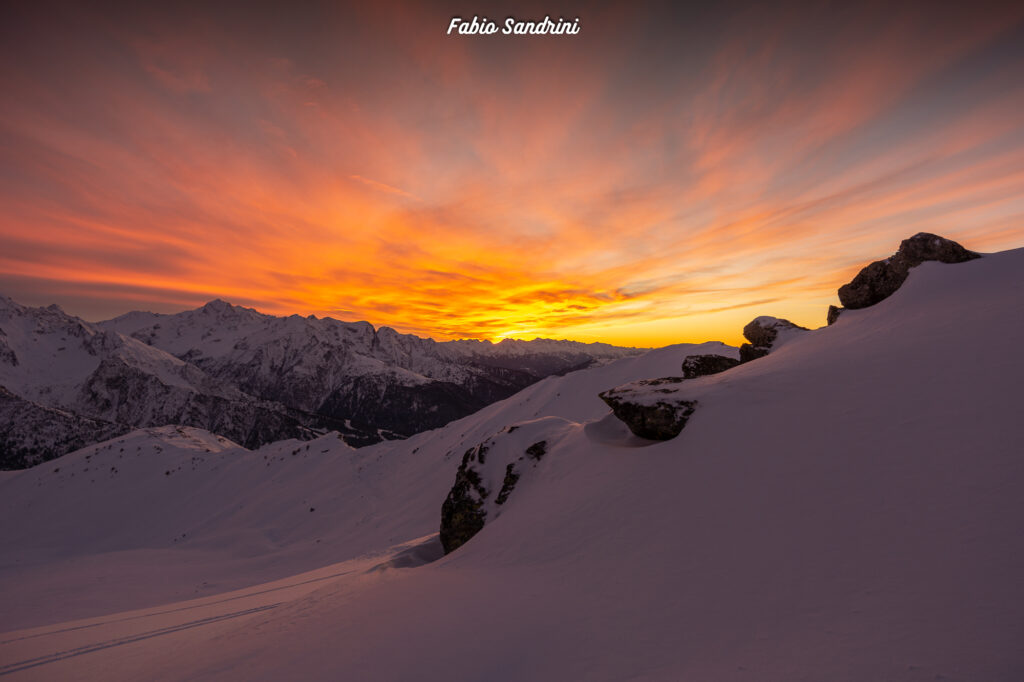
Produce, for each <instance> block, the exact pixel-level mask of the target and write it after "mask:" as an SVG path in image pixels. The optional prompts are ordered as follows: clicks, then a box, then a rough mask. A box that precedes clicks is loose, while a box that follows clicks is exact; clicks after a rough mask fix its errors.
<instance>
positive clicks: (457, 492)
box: [441, 443, 514, 554]
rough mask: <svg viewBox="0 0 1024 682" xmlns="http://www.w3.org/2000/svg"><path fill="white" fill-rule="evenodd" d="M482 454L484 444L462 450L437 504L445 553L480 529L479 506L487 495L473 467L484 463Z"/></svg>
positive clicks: (482, 510)
mask: <svg viewBox="0 0 1024 682" xmlns="http://www.w3.org/2000/svg"><path fill="white" fill-rule="evenodd" d="M486 454H487V445H486V444H484V443H481V444H480V445H477V446H476V447H475V448H471V449H469V450H467V451H466V454H465V455H463V456H462V464H460V465H459V470H458V471H457V472H456V474H455V485H453V486H452V489H451V490H450V491H449V492H448V497H447V498H445V501H444V504H442V505H441V545H442V546H443V547H444V553H445V554H448V553H449V552H454V551H455V550H456V549H458V548H459V547H461V546H462V545H463V544H465V543H466V541H467V540H469V539H470V538H471V537H473V536H474V535H476V534H477V533H478V532H480V529H481V528H483V527H484V520H485V519H486V518H487V513H486V512H485V511H484V509H483V503H484V500H485V499H486V498H487V496H488V495H489V494H490V493H489V491H488V490H487V488H485V487H484V485H483V482H482V480H481V478H480V473H479V472H478V471H477V469H476V467H474V466H473V465H474V464H482V463H483V462H484V461H486ZM513 485H514V482H513ZM502 492H504V491H502ZM507 497H508V493H505V498H507ZM502 501H503V502H504V500H502Z"/></svg>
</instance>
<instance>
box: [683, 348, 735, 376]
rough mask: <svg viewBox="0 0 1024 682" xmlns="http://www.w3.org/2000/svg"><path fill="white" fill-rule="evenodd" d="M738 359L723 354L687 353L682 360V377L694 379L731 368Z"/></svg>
mask: <svg viewBox="0 0 1024 682" xmlns="http://www.w3.org/2000/svg"><path fill="white" fill-rule="evenodd" d="M738 364H740V361H739V360H737V359H736V358H730V357H728V356H725V355H713V354H712V355H687V356H686V358H685V359H684V360H683V378H684V379H696V378H697V377H702V376H707V375H708V374H718V373H719V372H724V371H725V370H727V369H732V368H733V367H735V366H736V365H738Z"/></svg>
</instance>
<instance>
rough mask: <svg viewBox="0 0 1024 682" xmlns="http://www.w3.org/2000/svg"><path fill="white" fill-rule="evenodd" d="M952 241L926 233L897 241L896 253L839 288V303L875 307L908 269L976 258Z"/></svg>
mask: <svg viewBox="0 0 1024 682" xmlns="http://www.w3.org/2000/svg"><path fill="white" fill-rule="evenodd" d="M980 257H981V255H980V254H977V253H975V252H973V251H968V250H967V249H965V248H964V247H962V246H960V245H959V244H957V243H956V242H954V241H952V240H950V239H946V238H945V237H940V236H938V235H935V234H930V233H928V232H918V233H917V234H915V235H914V236H913V237H911V238H910V239H904V240H903V241H902V242H900V248H899V250H898V251H897V252H896V253H895V254H894V255H892V256H890V257H889V258H886V259H885V260H880V261H875V262H874V263H871V264H870V265H868V266H866V267H865V268H864V269H863V270H861V271H860V272H859V273H857V276H856V277H854V278H853V280H852V281H850V283H849V284H844V285H843V286H841V287H840V288H839V301H840V302H841V303H842V304H843V307H844V308H850V309H853V310H856V309H858V308H867V307H868V306H872V305H875V304H876V303H878V302H879V301H884V300H885V299H887V298H889V296H892V294H893V293H894V292H895V291H896V290H897V289H899V288H900V287H901V286H902V285H903V282H905V281H906V279H907V276H908V275H909V274H910V268H913V267H916V266H918V265H920V264H921V263H924V262H925V261H938V262H940V263H963V262H964V261H969V260H974V259H975V258H980Z"/></svg>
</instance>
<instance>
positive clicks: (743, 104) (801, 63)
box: [0, 6, 1024, 346]
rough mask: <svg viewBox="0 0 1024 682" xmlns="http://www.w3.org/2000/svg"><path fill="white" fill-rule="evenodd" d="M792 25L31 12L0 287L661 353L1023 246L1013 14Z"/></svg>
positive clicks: (98, 307)
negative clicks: (860, 273)
mask: <svg viewBox="0 0 1024 682" xmlns="http://www.w3.org/2000/svg"><path fill="white" fill-rule="evenodd" d="M774 10H775V8H770V9H759V8H757V7H754V8H753V9H750V10H747V11H745V12H741V13H739V14H738V15H736V16H726V15H724V14H722V15H717V14H714V13H713V12H712V13H710V14H709V15H708V17H705V19H704V20H706V21H707V22H708V23H707V24H706V25H700V24H695V25H689V24H687V23H686V22H675V23H672V22H669V21H668V20H667V19H666V18H664V17H659V16H658V15H657V14H647V15H645V14H643V13H640V12H636V13H627V12H624V11H622V10H620V9H617V8H613V9H595V10H590V12H591V13H590V14H587V15H586V16H585V20H584V21H583V24H584V26H585V29H584V32H583V33H582V34H581V36H580V37H579V40H576V39H574V40H573V41H550V40H548V41H547V42H545V41H543V40H538V39H534V38H528V39H523V40H520V41H514V40H504V41H501V40H495V41H491V42H487V41H486V40H483V39H481V40H466V39H461V38H460V39H456V38H450V37H447V36H445V35H444V33H443V30H441V29H440V28H439V29H438V31H437V32H436V35H435V33H432V32H430V31H428V30H426V29H425V27H426V26H430V25H432V24H434V23H437V22H439V21H440V23H437V25H438V26H441V27H442V28H443V26H445V25H447V24H446V20H444V16H446V15H445V11H441V10H439V9H436V8H431V7H429V6H419V7H404V8H389V10H388V11H383V10H381V9H380V8H370V7H364V8H347V7H336V6H329V7H328V6H325V7H322V8H320V10H319V11H318V12H314V13H312V14H311V15H309V16H308V17H305V16H304V15H295V16H289V17H288V20H289V21H294V22H297V23H296V25H294V26H292V25H281V17H276V16H275V17H261V15H260V14H259V12H258V11H256V10H254V11H253V12H252V13H249V14H244V15H230V16H229V15H217V14H210V15H208V16H202V17H200V18H199V19H188V20H179V21H178V23H176V22H175V19H174V17H170V19H169V18H168V17H166V16H163V15H159V16H158V15H153V16H149V15H145V14H143V15H142V16H141V17H140V18H136V19H135V20H134V21H126V22H110V21H94V22H92V23H89V22H86V24H85V25H84V28H83V30H76V31H71V30H70V29H69V28H68V27H64V29H63V32H62V29H61V27H60V26H58V27H57V29H54V30H52V31H49V32H39V31H37V32H33V30H32V29H33V27H34V26H35V24H33V23H32V17H31V16H28V17H27V18H25V17H23V22H24V29H25V35H26V36H27V38H26V41H27V40H28V38H32V39H33V40H35V41H36V43H38V44H36V43H32V44H31V45H29V44H28V43H25V44H22V43H19V42H16V41H15V42H12V43H10V44H9V45H7V46H5V47H4V48H3V50H5V52H4V53H3V56H4V57H5V59H4V60H3V65H2V66H0V85H2V86H3V88H4V92H5V93H11V96H10V97H7V98H5V101H4V103H3V106H2V108H0V155H2V157H0V160H2V164H3V165H2V170H3V177H4V178H6V179H9V180H10V182H7V183H5V185H4V186H3V187H0V246H2V248H0V289H2V290H4V292H5V293H8V294H10V295H13V296H14V297H15V298H20V299H22V300H25V301H26V302H30V303H48V302H51V301H58V302H70V303H69V305H68V307H69V308H70V309H71V310H72V312H81V313H82V314H83V315H85V316H87V317H98V316H101V315H108V314H115V313H117V312H123V311H124V310H127V309H129V308H137V307H143V308H147V307H148V308H157V309H161V310H174V309H181V308H183V307H186V306H191V305H197V304H199V303H202V302H204V301H205V300H207V299H209V298H212V297H214V296H221V297H223V298H227V299H229V300H234V301H237V302H239V303H243V304H246V305H253V306H255V307H257V308H259V309H261V310H264V311H267V312H274V313H287V314H290V313H300V314H310V313H315V314H321V315H324V314H328V315H334V316H338V317H343V318H346V319H355V318H359V319H367V320H370V321H372V322H373V323H375V324H386V325H389V326H393V327H396V328H398V329H400V330H402V331H408V332H414V333H418V334H422V335H429V336H433V337H436V338H454V337H483V338H499V337H506V336H519V337H524V336H525V337H533V336H556V337H570V338H578V339H582V340H608V341H613V342H618V343H626V344H631V345H644V346H650V345H660V344H665V343H672V342H678V341H684V340H703V339H711V338H718V339H723V340H726V341H733V342H735V341H738V340H739V330H740V328H741V327H742V325H743V323H744V322H746V321H747V320H749V318H750V317H753V316H754V315H757V314H765V313H769V314H776V315H780V316H785V317H790V319H793V320H794V321H796V322H799V323H802V324H805V325H811V326H816V325H819V324H821V323H822V322H823V317H824V310H825V307H826V306H827V304H828V303H830V302H833V301H834V298H835V289H836V287H837V286H838V285H839V284H840V283H841V282H842V281H844V280H845V279H848V278H849V277H850V275H851V274H852V272H854V271H855V270H856V268H857V267H858V266H859V265H860V264H863V263H864V262H866V261H869V260H873V259H875V258H877V257H880V256H883V255H885V254H887V253H889V252H891V251H892V250H893V249H894V248H895V246H896V244H897V243H898V241H899V240H900V239H901V238H903V237H906V236H908V235H909V234H912V233H913V232H915V231H918V230H931V231H936V232H940V233H943V234H948V235H949V236H951V237H953V238H957V239H960V240H962V241H963V242H965V243H966V244H967V245H968V246H969V247H972V248H988V249H997V248H1006V247H1011V246H1017V245H1020V243H1021V241H1022V238H1024V225H1022V224H1021V222H1020V220H1019V218H1020V216H1021V214H1022V212H1024V173H1022V172H1021V170H1020V169H1021V168H1024V163H1022V162H1024V126H1022V124H1021V121H1020V117H1019V115H1018V113H1019V111H1020V110H1021V105H1022V104H1024V78H1021V77H1020V76H1021V75H1022V66H1021V64H1022V62H1021V60H1020V56H1021V55H1020V49H1019V48H1015V47H1014V45H1019V44H1020V41H1017V40H1015V38H1017V37H1019V35H1018V34H1019V33H1020V30H1019V28H1014V27H1015V26H1019V23H1017V22H1019V21H1020V18H1021V17H1020V14H1021V13H1020V11H1019V10H1013V11H1014V12H1015V14H1005V13H1004V14H998V13H996V12H995V11H994V10H993V11H990V12H969V13H968V12H961V13H959V14H956V13H954V14H952V15H942V14H939V15H937V16H936V17H933V19H932V20H931V21H929V22H921V21H919V19H920V16H919V15H917V14H915V13H914V12H912V11H911V10H909V9H907V10H902V11H901V12H896V13H893V12H892V11H891V10H890V9H889V8H874V9H870V8H869V9H867V10H858V12H855V13H853V14H852V15H848V16H845V17H838V16H827V17H825V18H822V17H816V18H808V17H806V16H804V15H802V14H801V13H800V12H797V11H791V10H787V11H774ZM582 11H583V10H581V12H582ZM80 23H81V17H79V21H77V22H74V26H76V27H78V26H79V24H80ZM1007 27H1009V28H1007ZM36 28H37V29H38V26H36ZM676 31H682V32H684V33H685V35H682V36H680V35H676V34H675V33H674V32H676ZM48 51H49V52H48ZM47 55H49V56H47ZM53 55H58V56H59V58H57V59H55V58H53ZM15 64H17V65H18V66H15ZM69 69H70V71H71V72H72V77H67V76H66V75H65V72H66V71H67V70H69Z"/></svg>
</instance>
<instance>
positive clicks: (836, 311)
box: [825, 305, 845, 326]
mask: <svg viewBox="0 0 1024 682" xmlns="http://www.w3.org/2000/svg"><path fill="white" fill-rule="evenodd" d="M843 310H845V308H840V307H838V306H834V305H830V306H829V307H828V315H827V316H826V317H825V320H826V321H827V322H828V323H829V325H830V326H831V325H833V324H835V322H836V320H838V319H839V315H840V314H841V313H842V312H843Z"/></svg>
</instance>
